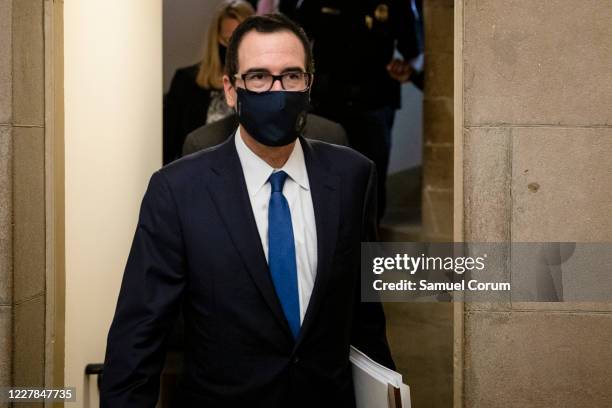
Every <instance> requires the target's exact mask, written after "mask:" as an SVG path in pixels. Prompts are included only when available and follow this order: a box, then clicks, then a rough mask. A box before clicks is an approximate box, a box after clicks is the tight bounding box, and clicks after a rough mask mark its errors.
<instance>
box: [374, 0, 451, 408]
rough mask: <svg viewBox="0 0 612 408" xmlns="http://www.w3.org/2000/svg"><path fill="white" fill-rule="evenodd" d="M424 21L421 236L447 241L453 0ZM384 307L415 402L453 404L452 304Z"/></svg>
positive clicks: (433, 407)
mask: <svg viewBox="0 0 612 408" xmlns="http://www.w3.org/2000/svg"><path fill="white" fill-rule="evenodd" d="M423 21H424V24H425V75H426V76H425V88H424V96H423V111H424V118H423V131H424V143H423V149H424V150H423V190H422V214H423V229H422V236H421V239H422V240H424V241H429V242H431V241H442V242H449V241H452V238H453V237H452V231H453V1H452V0H424V1H423ZM404 188H405V187H404ZM385 312H386V314H387V324H388V327H389V330H388V331H389V333H388V338H389V343H390V346H391V350H392V352H393V356H394V358H395V362H396V365H397V367H398V370H399V371H400V372H401V373H402V374H403V377H404V381H405V382H406V383H407V384H409V385H410V387H411V393H412V404H413V406H414V407H430V408H448V407H450V406H451V404H452V392H453V390H452V386H453V378H452V376H453V361H452V357H453V310H452V304H451V303H433V302H428V303H417V302H405V303H387V304H385Z"/></svg>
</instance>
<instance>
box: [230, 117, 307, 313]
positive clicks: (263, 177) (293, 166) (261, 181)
mask: <svg viewBox="0 0 612 408" xmlns="http://www.w3.org/2000/svg"><path fill="white" fill-rule="evenodd" d="M234 139H235V143H236V150H237V151H238V157H239V159H240V164H241V165H242V172H243V173H244V179H245V181H246V186H247V190H248V192H249V199H250V200H251V208H252V209H253V215H254V216H255V222H256V223H257V229H258V231H259V237H260V239H261V245H262V246H263V250H264V254H265V256H266V261H267V260H268V203H269V201H270V192H271V187H270V183H269V182H268V178H269V177H270V175H271V174H272V173H273V172H276V171H281V170H282V171H284V172H285V173H287V175H288V176H289V177H287V179H286V180H285V184H284V186H283V195H284V196H285V198H286V199H287V202H288V203H289V210H290V212H291V225H292V227H293V239H294V242H295V256H296V264H297V275H298V276H297V278H298V279H297V281H298V293H299V298H300V299H299V300H300V324H301V323H302V322H303V321H304V315H305V314H306V308H307V307H308V302H309V301H310V295H311V293H312V288H313V287H314V281H315V277H316V274H317V229H316V224H315V216H314V207H313V204H312V197H311V195H310V183H309V181H308V172H307V171H306V163H305V161H304V151H303V150H302V145H301V144H300V140H299V139H297V140H296V142H295V146H294V148H293V152H291V155H290V156H289V159H288V160H287V162H286V163H285V165H284V166H283V167H282V168H280V169H275V168H273V167H271V166H270V165H269V164H268V163H266V162H265V161H264V160H263V159H261V158H260V157H259V156H257V155H256V154H255V153H253V151H252V150H251V149H249V147H248V146H247V145H246V144H245V143H244V140H242V136H241V135H240V128H238V130H237V131H236V137H235V138H234Z"/></svg>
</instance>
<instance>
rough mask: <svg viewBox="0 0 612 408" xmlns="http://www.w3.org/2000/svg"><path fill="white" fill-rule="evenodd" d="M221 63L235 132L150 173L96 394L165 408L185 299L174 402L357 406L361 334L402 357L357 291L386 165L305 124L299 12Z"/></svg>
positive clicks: (107, 401)
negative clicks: (161, 397)
mask: <svg viewBox="0 0 612 408" xmlns="http://www.w3.org/2000/svg"><path fill="white" fill-rule="evenodd" d="M226 71H227V72H226V76H225V77H224V87H225V93H226V98H227V101H228V104H229V105H230V106H235V107H236V110H237V113H238V117H239V121H240V127H239V128H238V130H237V131H236V134H235V135H234V136H232V137H231V138H230V139H229V140H227V141H226V142H224V143H222V144H221V145H218V146H216V147H214V148H211V149H207V150H204V151H201V152H198V153H195V154H192V155H189V156H187V157H184V158H182V159H180V160H177V161H175V162H173V163H171V164H170V165H168V166H166V167H164V168H162V169H161V170H159V171H157V172H155V173H154V174H153V176H152V177H151V180H150V182H149V186H148V189H147V192H146V194H145V196H144V199H143V202H142V206H141V210H140V217H139V221H138V227H137V230H136V234H135V236H134V241H133V244H132V248H131V251H130V255H129V258H128V262H127V266H126V269H125V273H124V276H123V282H122V285H121V291H120V293H119V299H118V303H117V309H116V311H115V317H114V319H113V322H112V325H111V328H110V331H109V334H108V340H107V349H106V356H105V362H104V375H103V379H102V384H101V399H100V401H101V406H102V407H107V408H110V407H112V408H123V407H153V406H154V405H155V403H156V400H157V398H158V393H159V390H158V388H159V376H160V371H161V369H162V365H163V362H164V352H165V344H166V339H167V335H168V333H169V331H170V329H171V327H172V325H173V323H174V321H175V319H176V315H177V311H178V309H179V306H180V304H181V303H182V306H183V313H184V319H185V341H186V344H185V362H184V375H183V378H182V381H181V384H180V386H179V390H178V391H177V401H176V403H175V404H176V406H177V407H244V406H255V407H267V408H274V407H328V406H329V407H332V406H333V407H354V405H355V401H354V394H353V384H352V377H351V366H350V364H349V346H350V345H354V346H355V347H357V348H359V349H360V350H362V351H364V352H365V353H366V354H368V355H369V356H370V357H372V358H373V359H374V360H376V361H378V362H380V363H382V364H384V365H386V366H388V367H390V368H394V364H393V360H392V358H391V354H390V351H389V347H388V344H387V340H386V336H385V317H384V313H383V310H382V307H381V305H380V303H362V302H361V301H360V265H359V264H360V242H361V241H362V240H369V239H373V238H374V236H375V228H376V214H375V212H376V198H375V197H376V191H375V190H376V175H375V167H374V165H373V163H372V162H371V161H370V160H368V159H366V158H365V157H364V156H362V155H361V154H359V153H357V152H355V151H353V150H351V149H349V148H346V147H342V146H337V145H332V144H327V143H323V142H319V141H310V140H306V139H304V138H302V137H299V136H298V135H299V133H300V131H301V130H302V128H303V125H304V118H305V115H306V106H307V102H308V90H309V88H310V85H311V84H312V74H311V73H312V72H313V63H312V56H311V54H310V49H309V47H308V40H307V38H306V37H305V35H304V33H303V31H301V30H300V29H299V28H298V27H297V26H296V25H295V24H294V23H292V22H291V21H290V20H288V19H286V18H285V17H282V16H280V15H278V16H267V17H261V16H258V17H252V18H250V19H247V20H245V21H244V22H243V23H242V24H241V25H240V26H239V27H238V28H237V29H236V31H235V33H234V35H233V37H232V40H231V43H230V45H229V49H228V64H227V66H226Z"/></svg>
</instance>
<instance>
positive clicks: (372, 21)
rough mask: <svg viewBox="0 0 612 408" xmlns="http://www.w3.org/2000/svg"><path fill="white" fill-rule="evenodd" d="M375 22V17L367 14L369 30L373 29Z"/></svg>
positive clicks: (366, 21)
mask: <svg viewBox="0 0 612 408" xmlns="http://www.w3.org/2000/svg"><path fill="white" fill-rule="evenodd" d="M373 24H374V19H373V18H372V16H365V25H366V27H368V30H371V29H372V25H373Z"/></svg>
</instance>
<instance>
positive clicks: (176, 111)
mask: <svg viewBox="0 0 612 408" xmlns="http://www.w3.org/2000/svg"><path fill="white" fill-rule="evenodd" d="M254 13H255V11H254V10H253V7H252V6H251V5H250V4H249V3H248V2H246V1H243V0H225V1H223V2H222V3H221V5H220V6H219V7H218V8H217V11H216V14H215V16H214V18H213V20H212V22H211V24H210V27H209V28H208V35H207V42H206V47H205V51H204V58H203V59H202V61H200V62H199V63H198V64H195V65H192V66H189V67H185V68H180V69H178V70H177V71H176V72H175V74H174V77H173V78H172V82H171V84H170V89H169V91H168V94H167V95H166V96H165V97H164V135H163V149H164V153H163V160H164V165H166V164H168V163H170V162H171V161H173V160H176V159H178V158H179V157H181V151H182V147H183V142H184V141H185V137H186V136H187V135H188V134H189V133H190V132H191V131H192V130H194V129H196V128H198V127H200V126H202V125H205V124H208V123H212V122H215V121H218V120H220V119H223V118H224V117H226V116H228V115H230V114H231V113H232V110H231V108H229V107H228V106H227V104H226V102H225V95H224V93H223V69H224V64H225V53H226V47H227V45H228V43H229V39H230V37H231V35H232V33H233V32H234V30H235V29H236V27H237V26H238V24H240V23H241V22H242V21H244V20H245V19H246V18H247V17H249V16H251V15H253V14H254Z"/></svg>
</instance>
